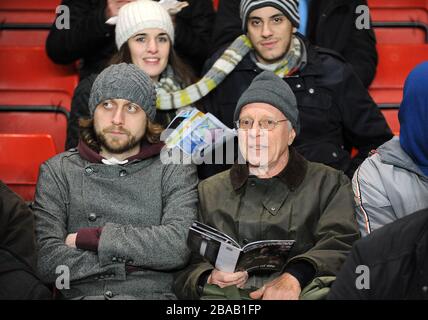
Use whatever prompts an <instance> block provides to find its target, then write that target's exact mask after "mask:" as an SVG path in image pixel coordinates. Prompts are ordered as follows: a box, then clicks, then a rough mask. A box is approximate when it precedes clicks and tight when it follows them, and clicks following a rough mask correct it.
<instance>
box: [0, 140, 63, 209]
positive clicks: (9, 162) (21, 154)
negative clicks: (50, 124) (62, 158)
mask: <svg viewBox="0 0 428 320" xmlns="http://www.w3.org/2000/svg"><path fill="white" fill-rule="evenodd" d="M54 155H55V146H54V143H53V141H52V137H51V136H49V135H40V134H0V180H2V181H3V182H4V183H5V184H6V185H8V186H9V187H10V188H11V189H12V190H13V191H15V192H16V193H18V194H19V195H21V197H22V198H23V199H24V200H26V201H32V200H33V199H34V192H35V187H36V184H37V178H38V175H39V168H40V165H41V164H42V163H43V162H44V161H46V160H47V159H49V158H51V157H53V156H54Z"/></svg>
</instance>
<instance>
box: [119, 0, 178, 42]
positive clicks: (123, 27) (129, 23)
mask: <svg viewBox="0 0 428 320" xmlns="http://www.w3.org/2000/svg"><path fill="white" fill-rule="evenodd" d="M148 28H159V29H162V30H164V31H165V32H166V33H167V35H168V36H169V38H170V40H171V42H172V44H174V26H173V24H172V20H171V17H170V15H169V14H168V12H167V11H166V10H165V9H164V8H163V7H162V6H161V5H160V4H159V3H157V2H155V1H152V0H137V1H133V2H130V3H128V4H126V5H124V6H123V7H122V8H120V10H119V16H118V19H117V23H116V46H117V49H120V47H121V46H122V45H123V44H124V43H125V42H126V41H128V39H129V38H131V37H132V36H133V35H135V34H136V33H138V32H140V31H142V30H144V29H148Z"/></svg>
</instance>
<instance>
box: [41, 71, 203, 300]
mask: <svg viewBox="0 0 428 320" xmlns="http://www.w3.org/2000/svg"><path fill="white" fill-rule="evenodd" d="M155 100H156V93H155V88H154V86H153V82H152V81H151V79H150V77H149V76H148V75H147V74H146V73H144V72H143V71H142V70H140V69H139V68H138V67H136V66H135V65H132V64H125V63H122V64H118V65H112V66H110V67H108V68H107V69H105V70H104V71H103V72H101V73H100V74H99V75H98V77H97V79H96V80H95V82H94V85H93V87H92V91H91V95H90V99H89V109H90V112H91V115H92V119H90V120H88V121H86V122H85V123H83V122H82V128H81V140H80V143H79V145H78V148H77V149H71V150H69V151H67V152H64V153H61V154H59V155H57V156H55V157H54V158H52V159H49V160H48V161H47V162H45V163H44V164H43V165H42V166H41V168H40V175H39V180H38V183H37V189H36V196H35V202H34V213H35V216H36V233H37V240H38V245H39V261H38V270H39V272H40V274H41V275H42V277H43V279H44V280H45V281H46V282H48V283H53V284H55V283H58V282H57V281H56V279H57V277H58V276H59V275H58V269H57V268H58V267H61V269H60V270H64V268H65V269H66V270H68V271H67V273H66V274H68V275H69V278H68V281H70V286H69V287H68V286H66V285H64V281H65V280H64V279H63V278H61V279H62V282H61V283H62V285H61V286H60V287H58V286H57V289H62V290H61V294H62V297H63V298H66V299H70V298H84V299H85V298H86V299H99V298H101V299H135V298H138V299H170V298H175V296H174V294H173V293H172V281H173V272H175V271H176V270H177V269H180V268H181V267H183V266H184V265H185V264H186V262H187V258H188V250H187V248H186V236H187V230H188V228H189V226H190V224H191V222H192V220H194V219H195V217H196V203H197V191H196V185H197V177H196V170H195V168H194V167H193V166H191V165H164V164H163V163H161V161H160V158H159V152H160V150H161V148H162V144H161V143H159V135H160V133H161V131H162V128H161V127H160V126H158V125H156V124H155V123H154V122H153V120H154V118H155V114H156V108H155ZM61 272H64V271H61Z"/></svg>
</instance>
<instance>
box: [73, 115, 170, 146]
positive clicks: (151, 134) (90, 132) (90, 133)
mask: <svg viewBox="0 0 428 320" xmlns="http://www.w3.org/2000/svg"><path fill="white" fill-rule="evenodd" d="M162 131H163V127H162V126H161V125H160V124H157V123H154V122H152V121H150V120H149V119H147V128H146V133H145V135H144V137H143V139H145V140H146V141H148V142H149V143H152V144H154V143H158V142H160V136H161V133H162ZM79 134H80V139H81V140H82V141H83V142H84V143H85V144H86V145H88V146H89V147H90V148H91V149H92V150H94V151H95V152H97V153H99V152H100V151H101V145H100V142H99V141H98V139H97V135H96V134H95V128H94V119H93V118H92V119H88V118H80V119H79Z"/></svg>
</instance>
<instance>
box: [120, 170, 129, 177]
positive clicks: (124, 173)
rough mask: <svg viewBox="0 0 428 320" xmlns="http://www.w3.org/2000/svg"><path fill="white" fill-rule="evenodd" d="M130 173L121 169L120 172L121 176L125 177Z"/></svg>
mask: <svg viewBox="0 0 428 320" xmlns="http://www.w3.org/2000/svg"><path fill="white" fill-rule="evenodd" d="M127 175H128V172H126V171H125V170H121V171H120V172H119V176H121V177H125V176H127Z"/></svg>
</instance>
